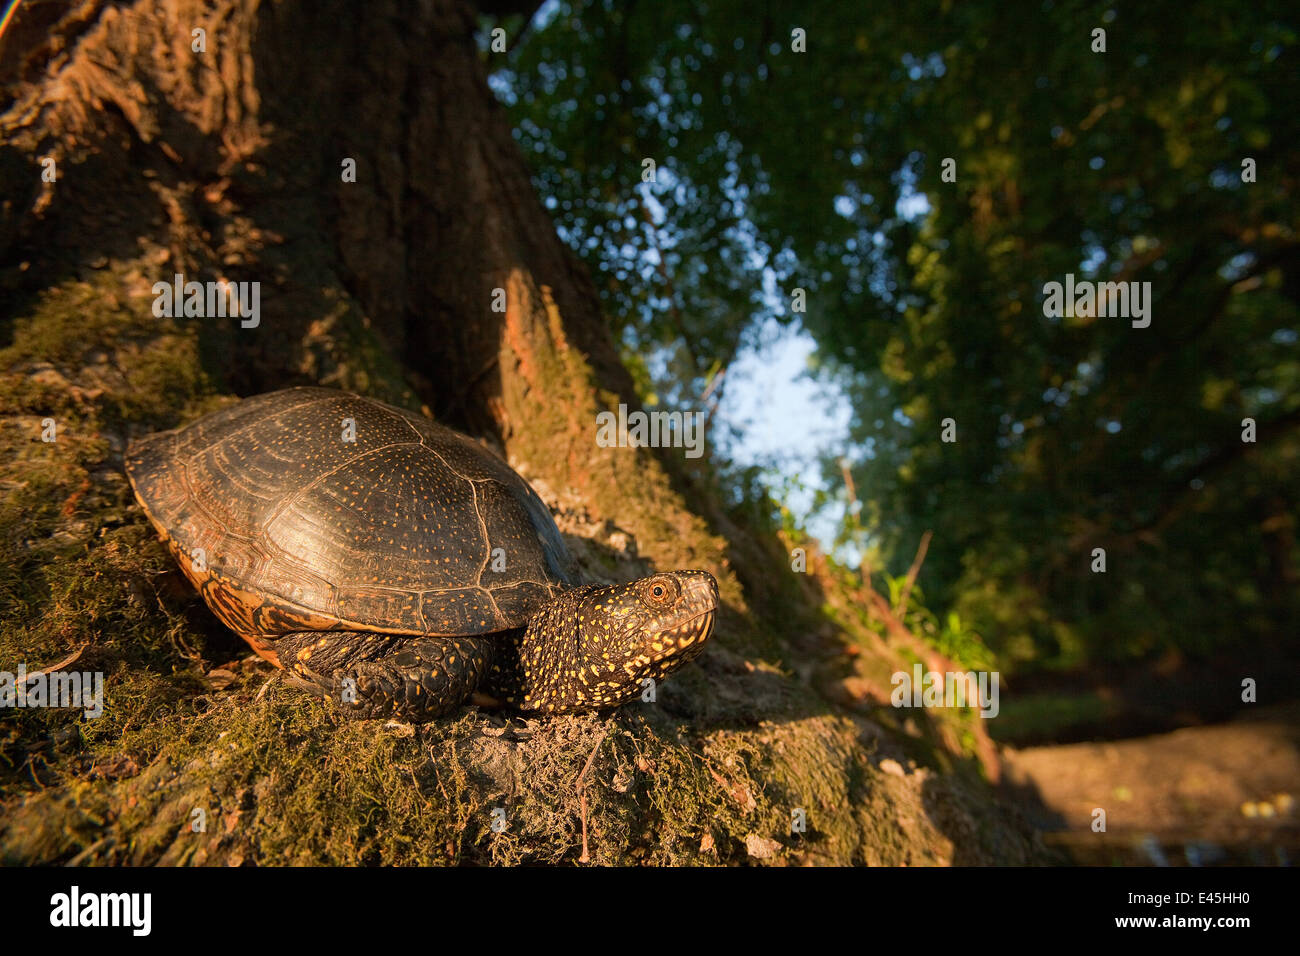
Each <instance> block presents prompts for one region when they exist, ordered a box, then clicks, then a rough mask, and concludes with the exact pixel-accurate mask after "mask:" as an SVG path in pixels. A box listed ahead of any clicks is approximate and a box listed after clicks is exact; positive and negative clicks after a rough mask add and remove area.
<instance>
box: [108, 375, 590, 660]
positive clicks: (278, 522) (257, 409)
mask: <svg viewBox="0 0 1300 956" xmlns="http://www.w3.org/2000/svg"><path fill="white" fill-rule="evenodd" d="M126 470H127V475H128V476H129V478H130V480H131V484H132V487H133V488H134V489H135V493H136V497H137V498H138V499H139V501H140V504H141V505H142V506H143V507H144V509H145V511H146V513H147V514H148V516H149V518H150V520H151V521H152V522H153V524H154V526H155V527H156V528H157V529H158V530H159V531H160V532H161V533H162V535H163V537H164V539H166V540H167V542H168V544H169V546H170V547H171V549H172V551H173V553H174V554H175V555H176V557H177V559H178V560H179V561H180V563H181V566H182V568H183V569H184V570H185V573H186V574H187V575H188V576H189V577H190V579H191V580H192V581H193V582H194V583H195V585H196V586H198V587H199V588H200V590H201V591H202V592H203V595H204V597H205V599H206V600H207V601H208V604H209V605H210V606H211V607H212V608H213V610H214V611H216V612H217V614H218V616H220V617H221V618H222V620H223V621H225V622H226V623H227V624H228V625H230V626H231V627H232V628H233V629H235V630H236V631H239V632H240V633H241V634H243V635H244V636H245V637H247V638H249V639H250V640H251V641H252V642H253V644H254V646H255V647H259V649H262V648H261V647H260V646H259V645H261V643H262V642H260V641H259V640H258V638H260V637H264V636H265V637H274V636H276V635H279V634H284V633H288V632H291V631H301V630H330V629H349V630H363V631H384V632H388V633H392V634H410V635H446V636H454V635H466V634H486V633H491V632H494V631H501V630H506V629H509V628H516V627H522V626H524V625H526V624H527V623H528V621H529V619H530V618H531V617H532V615H533V613H534V612H535V611H536V610H537V609H538V608H539V607H540V606H541V605H542V604H544V603H545V602H547V601H548V600H550V599H551V598H552V597H554V596H555V595H557V594H559V593H560V592H561V591H564V590H566V589H567V588H569V587H571V586H572V585H573V584H574V583H576V582H575V579H574V576H573V571H572V568H573V565H572V561H571V559H570V557H569V554H568V552H567V550H566V549H565V546H564V540H563V539H562V538H561V537H560V533H559V530H558V529H557V528H556V526H555V521H554V519H553V518H552V517H551V513H550V511H548V510H547V508H546V506H545V505H544V504H542V502H541V500H540V499H539V498H538V497H537V494H536V493H535V492H534V491H533V490H532V488H530V487H529V486H528V483H527V482H525V481H524V480H523V478H521V477H520V476H519V475H518V474H517V473H516V472H515V471H514V470H513V469H511V468H510V467H509V466H508V465H507V464H506V463H505V462H503V461H502V460H501V459H500V458H498V457H497V456H496V455H494V454H492V453H491V452H490V451H488V450H487V449H485V448H483V447H482V446H481V445H479V444H477V443H475V442H473V441H471V440H470V439H468V438H466V437H465V436H463V435H460V434H458V433H456V432H454V431H451V430H450V429H447V428H444V427H442V426H440V425H437V424H435V423H433V422H431V421H428V420H427V419H425V418H422V417H420V416H418V415H415V414H412V413H410V412H407V411H403V410H402V409H399V408H394V407H393V406H391V405H386V404H384V403H382V402H378V401H375V400H373V399H369V398H363V397H361V396H358V395H352V394H349V393H347V392H339V391H335V390H332V389H324V388H291V389H286V390H284V391H279V392H271V393H269V394H266V395H259V396H257V397H255V398H249V399H245V400H244V401H242V402H240V403H238V404H236V405H233V406H231V407H229V408H226V409H223V410H221V411H218V412H215V413H213V414H211V415H208V416H206V417H204V418H201V419H199V420H198V421H196V422H194V423H192V424H190V425H187V426H185V427H184V428H180V429H176V430H174V431H169V432H161V433H158V434H155V435H150V436H148V437H147V438H145V439H143V440H141V441H139V442H136V443H134V444H133V445H132V446H131V448H130V450H129V452H128V455H127V461H126ZM498 549H500V550H498Z"/></svg>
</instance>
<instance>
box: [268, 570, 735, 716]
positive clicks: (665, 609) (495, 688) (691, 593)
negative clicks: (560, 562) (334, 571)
mask: <svg viewBox="0 0 1300 956" xmlns="http://www.w3.org/2000/svg"><path fill="white" fill-rule="evenodd" d="M717 607H718V585H717V582H716V581H715V580H714V579H713V575H711V574H709V573H708V572H707V571H675V572H670V573H666V574H655V575H651V576H650V577H647V578H642V579H641V580H639V581H633V582H632V583H631V584H621V585H616V586H613V587H592V586H588V587H579V588H574V589H573V590H571V591H567V592H565V593H564V594H562V595H560V596H559V597H558V598H555V599H554V600H552V601H551V602H550V603H548V604H546V605H544V606H543V607H542V608H541V609H540V610H539V611H538V612H537V614H536V615H535V616H534V617H533V620H532V622H531V623H530V624H529V625H528V627H527V629H526V630H525V631H524V634H523V637H522V638H516V639H514V640H511V639H510V638H509V637H508V636H504V635H499V636H493V637H488V636H463V637H411V636H408V635H387V634H379V633H364V632H362V633H358V632H354V631H304V632H298V633H294V634H286V635H284V636H283V637H281V638H279V639H277V640H275V641H274V648H275V652H276V654H277V655H278V657H279V661H280V663H281V665H282V666H283V667H285V669H286V670H287V671H288V672H289V673H290V675H291V678H290V679H291V680H292V681H293V682H294V683H296V684H298V685H299V686H304V687H306V688H308V689H311V690H315V691H317V692H319V693H322V694H323V695H324V696H326V697H329V698H332V699H333V700H335V701H339V702H340V703H341V704H342V706H343V708H344V710H345V711H346V712H348V713H351V714H353V715H355V716H358V717H397V718H399V719H403V720H411V721H424V720H430V719H432V718H435V717H439V716H442V715H443V714H446V713H449V712H451V711H453V710H455V709H456V708H457V707H459V706H460V705H461V704H462V703H464V701H465V699H466V698H467V697H469V695H470V694H471V693H472V692H474V691H476V690H477V691H479V692H480V695H482V696H480V697H479V699H480V700H481V701H482V702H484V703H495V704H499V705H503V706H506V707H510V708H512V709H515V710H520V711H524V712H535V713H544V714H564V713H574V712H579V711H590V710H603V709H608V708H613V707H617V706H619V705H620V704H624V703H626V702H628V701H629V700H632V699H634V698H636V697H638V696H640V695H641V694H642V693H643V692H644V690H645V689H646V687H647V686H648V683H647V681H649V680H654V681H659V680H662V679H663V678H664V677H666V676H667V675H668V674H670V673H671V672H672V671H674V670H676V669H677V668H678V667H680V666H681V665H682V664H685V663H687V662H688V661H691V660H694V659H695V657H696V656H697V655H698V654H699V653H700V651H701V650H702V648H703V645H704V642H705V641H706V640H707V639H708V638H709V636H710V635H711V634H712V632H713V620H714V615H715V613H716V611H717ZM516 633H517V632H516Z"/></svg>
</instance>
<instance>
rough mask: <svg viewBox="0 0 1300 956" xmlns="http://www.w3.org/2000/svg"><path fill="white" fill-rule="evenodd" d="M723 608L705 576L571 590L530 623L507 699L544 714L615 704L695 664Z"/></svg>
mask: <svg viewBox="0 0 1300 956" xmlns="http://www.w3.org/2000/svg"><path fill="white" fill-rule="evenodd" d="M717 609H718V582H717V581H715V580H714V578H713V575H711V574H709V573H708V572H707V571H672V572H668V573H665V574H652V575H650V576H649V577H645V578H641V579H640V580H638V581H633V582H631V583H630V584H618V585H614V586H612V587H582V588H575V589H574V590H572V591H567V592H565V593H564V594H562V595H560V596H559V597H558V598H555V599H554V600H553V601H551V602H550V603H549V604H547V605H546V606H545V607H543V608H542V609H541V610H540V611H538V613H537V614H536V615H535V616H534V618H533V620H532V622H531V623H530V624H529V626H528V630H527V632H526V633H525V635H524V639H523V642H522V643H521V645H520V648H519V660H518V664H517V666H516V668H514V669H513V670H514V674H513V675H512V676H513V677H514V678H515V683H516V684H517V687H516V688H515V689H514V692H513V693H509V694H508V695H507V696H508V697H509V698H513V702H514V703H515V704H516V706H518V707H519V708H520V709H522V710H536V711H542V712H545V713H564V712H568V711H581V710H599V709H602V708H606V707H616V706H618V705H619V704H622V703H625V702H627V701H629V700H631V699H633V698H634V697H638V696H640V695H641V694H642V693H644V691H645V689H646V688H647V687H649V686H651V685H650V683H649V682H650V681H659V680H661V679H662V678H663V677H664V676H666V675H667V674H669V673H671V672H672V671H674V670H676V669H677V668H678V667H680V666H681V665H682V664H685V663H686V662H687V661H690V660H694V659H695V657H696V656H697V655H698V654H699V653H700V650H701V649H702V647H703V645H704V642H705V641H706V640H707V639H708V637H709V635H710V634H712V633H713V617H714V614H715V613H716V611H717Z"/></svg>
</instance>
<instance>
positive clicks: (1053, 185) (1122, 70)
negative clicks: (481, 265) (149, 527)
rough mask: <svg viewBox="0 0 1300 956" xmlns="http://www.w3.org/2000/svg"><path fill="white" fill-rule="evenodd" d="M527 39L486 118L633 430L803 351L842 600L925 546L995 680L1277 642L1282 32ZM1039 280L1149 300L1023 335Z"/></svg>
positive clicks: (958, 27) (1286, 398) (992, 30)
mask: <svg viewBox="0 0 1300 956" xmlns="http://www.w3.org/2000/svg"><path fill="white" fill-rule="evenodd" d="M579 14H580V15H579ZM541 19H542V20H543V21H544V22H541V23H539V24H538V25H537V27H536V28H535V32H534V33H532V34H531V35H529V36H527V37H526V38H525V39H524V40H523V42H521V43H519V44H518V45H517V46H516V47H515V48H514V49H513V51H512V52H511V54H510V56H509V58H508V65H507V66H505V67H504V68H502V69H500V70H499V71H498V73H497V75H496V80H497V83H496V88H497V90H498V92H499V94H500V95H501V96H502V98H503V99H504V100H505V101H506V102H507V105H508V106H509V108H510V109H511V111H512V113H513V117H514V120H515V125H516V135H517V137H518V139H519V141H520V142H521V144H522V145H523V147H524V149H525V152H526V154H527V155H528V157H529V158H530V160H531V162H532V163H533V164H534V169H535V176H536V182H537V186H538V188H539V190H540V192H541V194H542V195H543V197H544V198H545V201H546V203H547V205H548V207H549V208H550V209H551V210H552V214H553V215H554V216H555V218H556V220H557V223H558V225H559V227H560V229H561V232H562V234H563V236H564V237H565V239H566V240H567V241H568V242H569V243H570V244H571V245H572V247H573V248H574V249H575V250H576V251H577V252H578V253H579V254H580V255H581V256H582V257H583V258H584V259H585V260H586V261H587V263H588V265H589V266H590V268H591V270H592V273H593V275H595V276H596V277H597V284H598V286H599V288H600V290H601V294H602V295H603V296H604V299H605V306H606V311H607V314H608V316H609V318H610V321H611V322H613V323H614V325H615V328H616V331H617V332H618V334H619V335H620V337H621V341H622V342H623V343H624V346H625V348H626V356H627V358H628V359H629V360H630V362H631V364H633V365H634V366H638V372H639V381H640V383H641V387H642V390H643V393H644V394H645V395H647V396H650V397H651V400H654V399H656V398H662V399H663V400H667V401H678V402H684V403H691V402H694V401H698V398H699V396H700V395H701V394H702V393H703V392H705V391H706V390H707V389H708V388H709V386H710V384H712V383H713V380H714V378H715V377H716V376H717V375H718V373H719V372H720V370H723V369H725V368H726V367H727V366H728V365H729V364H730V363H731V362H732V361H733V360H734V359H735V357H736V356H737V354H738V353H739V352H740V351H741V350H743V349H744V348H745V347H746V346H747V343H749V342H752V340H753V336H754V335H755V334H756V330H757V329H758V328H760V327H761V326H762V324H763V322H764V321H767V320H770V319H772V318H775V319H777V320H779V321H783V322H790V321H796V320H797V321H798V322H800V323H801V324H802V327H803V328H804V329H805V330H806V331H807V332H808V333H809V334H810V335H811V336H812V337H813V338H814V339H815V341H816V343H817V351H816V361H817V364H818V371H819V373H820V374H821V375H823V376H825V377H826V378H827V379H828V380H831V381H834V382H836V383H837V384H839V385H840V386H841V387H842V388H843V389H844V391H845V394H847V395H848V397H849V399H850V401H851V404H852V426H851V447H850V448H847V449H843V450H840V451H838V452H836V453H833V454H832V455H831V458H836V457H838V455H839V454H843V455H845V456H846V457H848V459H849V460H850V461H851V462H852V471H851V476H852V479H853V484H854V486H855V487H856V489H857V494H858V496H859V497H860V498H861V499H862V511H861V513H860V515H859V516H858V518H857V519H856V520H857V522H859V523H860V530H861V531H863V532H865V533H866V535H867V538H866V540H869V541H870V542H871V548H870V549H869V551H868V562H869V565H870V568H871V569H872V570H884V569H890V570H893V571H894V572H895V573H897V571H898V570H899V569H905V568H906V567H907V565H908V562H909V561H910V560H911V558H912V555H913V552H914V550H915V548H916V546H917V542H918V540H919V539H920V537H921V536H922V534H923V533H924V532H925V531H926V530H932V531H933V532H934V535H933V543H932V545H931V546H930V549H929V554H928V556H927V559H926V561H925V564H924V568H923V570H922V573H921V578H920V583H921V585H922V587H923V588H924V590H925V593H926V595H927V599H928V600H929V601H930V602H931V603H932V604H933V606H934V607H936V608H937V609H940V610H942V611H952V612H957V613H958V614H960V615H961V616H962V617H963V618H964V619H965V620H967V621H969V622H971V624H972V625H973V626H974V627H975V628H976V629H977V630H978V631H979V633H981V634H982V635H983V636H984V638H985V640H986V641H987V642H988V643H989V644H990V646H991V647H993V648H994V650H995V651H996V652H997V654H998V656H999V659H1000V662H1001V664H1002V666H1003V667H1004V668H1006V667H1014V666H1016V665H1017V664H1021V663H1026V662H1030V661H1033V662H1037V663H1039V664H1056V665H1068V664H1071V663H1078V662H1082V661H1086V660H1090V659H1102V658H1127V657H1131V656H1134V655H1142V654H1147V653H1150V652H1153V651H1156V650H1160V649H1165V648H1168V647H1175V648H1179V649H1181V650H1184V651H1190V652H1201V651H1207V650H1210V649H1211V648H1213V647H1215V646H1218V645H1222V644H1225V643H1230V642H1233V641H1237V640H1253V639H1257V638H1259V637H1261V636H1269V635H1272V636H1274V637H1276V636H1277V635H1278V634H1280V633H1281V631H1282V630H1283V629H1285V628H1287V627H1288V621H1289V619H1290V618H1289V616H1290V615H1291V614H1293V613H1294V611H1295V609H1296V585H1297V572H1296V560H1297V553H1296V542H1295V535H1294V530H1295V517H1296V500H1295V489H1296V487H1297V481H1296V479H1297V475H1298V472H1300V469H1298V468H1297V454H1298V453H1300V429H1298V428H1297V426H1300V393H1298V391H1297V377H1298V375H1300V362H1298V360H1297V308H1296V302H1297V294H1298V293H1300V255H1297V235H1296V216H1295V212H1296V206H1295V190H1296V181H1297V175H1298V174H1300V154H1298V153H1297V149H1296V138H1297V123H1296V122H1295V103H1296V102H1297V99H1298V96H1297V94H1300V89H1298V87H1300V83H1297V68H1296V63H1295V57H1296V53H1297V49H1296V24H1295V11H1294V7H1292V8H1290V9H1287V8H1286V6H1285V5H1282V4H1273V3H1261V4H1252V5H1248V6H1245V7H1233V8H1230V9H1229V8H1225V7H1223V6H1222V5H1221V4H1215V3H1209V2H1207V3H1191V4H1181V3H1180V4H1168V3H1154V4H1141V5H1132V6H1127V7H1123V8H1121V7H1120V6H1118V5H1108V4H1079V3H1053V2H1051V0H1048V2H1045V3H1037V4H1028V3H1018V2H1017V3H960V4H958V3H946V2H945V3H917V4H906V5H894V6H892V7H891V6H889V5H886V6H884V7H873V8H871V9H867V8H865V7H862V6H861V5H854V4H839V3H814V4H809V5H803V6H800V7H797V8H795V7H792V8H790V9H789V10H782V11H777V10H774V9H773V8H771V7H766V6H765V7H761V8H759V7H755V6H754V5H753V4H747V3H740V2H734V0H720V2H712V3H709V4H707V5H701V4H696V3H687V2H679V0H667V2H661V3H656V4H653V5H651V4H646V3H632V4H621V3H613V2H594V3H587V4H560V5H559V7H558V9H556V10H554V12H553V15H551V16H549V18H547V16H546V14H545V13H543V16H542V18H541ZM1098 30H1100V31H1104V33H1103V34H1099V33H1097V32H1096V31H1098ZM797 31H803V33H802V34H800V33H798V32H797ZM1099 37H1100V38H1101V39H1100V43H1099ZM801 39H802V44H801ZM801 47H802V51H801ZM498 64H499V61H498ZM645 159H652V160H653V161H654V164H655V177H654V181H652V182H643V181H642V179H643V177H642V171H643V168H645V166H644V163H643V161H644V160H645ZM948 159H950V160H952V163H949V164H947V171H948V174H947V175H945V162H944V161H945V160H948ZM1252 171H1253V172H1252ZM1067 274H1073V276H1074V279H1075V280H1076V281H1078V282H1083V281H1098V282H1103V281H1112V282H1138V283H1150V286H1149V288H1150V290H1151V301H1150V310H1151V311H1150V324H1149V326H1146V327H1138V326H1136V325H1135V324H1134V323H1133V322H1130V321H1129V319H1127V318H1125V317H1119V316H1113V315H1108V316H1099V315H1093V316H1086V315H1085V316H1076V317H1070V316H1068V315H1067V316H1061V317H1054V316H1050V315H1047V314H1045V309H1044V286H1045V284H1047V283H1050V282H1064V281H1065V277H1066V275H1067ZM796 289H803V290H805V291H806V297H807V298H806V301H807V309H806V312H803V313H802V314H800V313H797V312H795V311H792V303H793V302H794V295H795V290H796ZM645 354H651V355H654V356H657V357H658V358H656V359H654V360H651V361H648V362H641V363H638V361H637V356H640V355H645ZM945 419H952V420H953V424H954V427H955V437H956V440H955V441H951V442H945V441H944V440H943V422H944V420H945ZM1246 419H1251V420H1253V421H1254V422H1255V428H1256V434H1255V436H1254V437H1255V439H1256V440H1255V441H1253V442H1251V441H1246V440H1243V435H1244V434H1246V432H1247V431H1248V428H1249V426H1248V424H1246V425H1244V424H1243V420H1246ZM949 437H951V435H950V436H949ZM826 469H827V476H828V478H831V479H833V480H834V482H835V484H836V487H839V488H843V487H844V484H843V482H842V480H841V479H840V477H839V475H840V468H839V465H838V464H837V463H836V462H835V461H833V460H828V461H827V463H826ZM841 494H843V492H841ZM850 524H852V522H850ZM854 530H857V529H855V528H853V527H849V528H846V534H848V533H851V532H853V531H854ZM1096 549H1104V551H1105V571H1104V573H1103V572H1102V571H1100V570H1099V565H1098V562H1097V557H1096V555H1097V553H1098V552H1097V550H1096Z"/></svg>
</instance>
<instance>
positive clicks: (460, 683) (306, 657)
mask: <svg viewBox="0 0 1300 956" xmlns="http://www.w3.org/2000/svg"><path fill="white" fill-rule="evenodd" d="M273 646H274V648H275V652H276V654H277V656H278V657H279V659H280V666H281V667H283V668H284V669H285V671H286V672H287V673H288V675H289V679H290V682H291V683H294V684H297V685H298V686H299V687H303V688H305V689H307V690H311V691H314V692H316V693H319V694H322V695H324V696H325V697H328V698H330V699H331V700H333V701H334V702H335V703H336V704H338V705H339V706H340V707H342V709H343V710H344V712H346V713H348V714H351V715H352V716H356V717H396V718H397V719H399V720H408V721H412V722H415V723H418V722H420V721H425V720H431V719H433V718H434V717H441V716H442V715H443V714H446V713H449V712H451V711H453V710H455V709H456V708H457V707H459V706H460V705H461V704H462V703H463V702H464V701H465V699H466V698H467V697H469V695H470V694H471V693H472V692H473V690H474V688H476V687H477V686H478V685H479V682H480V681H482V679H483V676H484V675H485V674H486V673H487V672H488V669H489V668H490V667H491V666H492V658H493V654H494V651H495V646H494V643H493V639H492V638H490V637H475V636H463V637H409V636H405V635H393V634H372V633H366V632H362V631H300V632H297V633H293V634H286V635H284V636H283V637H280V638H277V639H276V640H275V641H274V645H273Z"/></svg>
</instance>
